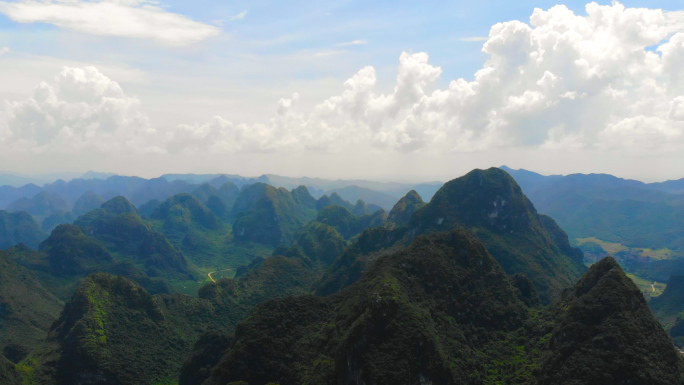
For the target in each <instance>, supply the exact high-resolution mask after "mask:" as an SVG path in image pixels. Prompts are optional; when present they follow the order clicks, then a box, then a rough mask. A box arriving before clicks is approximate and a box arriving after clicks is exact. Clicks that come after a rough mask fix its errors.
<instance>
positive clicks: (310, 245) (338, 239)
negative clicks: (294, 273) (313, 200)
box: [297, 222, 348, 266]
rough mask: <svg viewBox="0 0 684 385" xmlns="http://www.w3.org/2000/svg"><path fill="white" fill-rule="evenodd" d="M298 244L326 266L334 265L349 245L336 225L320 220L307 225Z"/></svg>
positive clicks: (310, 256)
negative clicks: (329, 224)
mask: <svg viewBox="0 0 684 385" xmlns="http://www.w3.org/2000/svg"><path fill="white" fill-rule="evenodd" d="M297 245H298V246H299V247H301V248H302V251H303V252H304V254H306V255H307V256H308V257H309V258H310V259H311V260H312V261H314V262H320V263H321V264H322V265H324V266H330V265H332V264H333V263H334V262H335V261H336V260H337V259H338V258H339V257H340V256H341V255H342V253H344V251H345V249H346V248H347V246H348V244H347V241H346V240H345V239H344V237H342V235H340V233H339V232H337V230H335V228H334V227H332V226H328V225H326V224H323V223H320V222H312V223H311V224H309V225H307V227H306V228H305V229H304V231H303V232H302V235H301V236H300V237H299V239H298V240H297Z"/></svg>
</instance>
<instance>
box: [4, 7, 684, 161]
mask: <svg viewBox="0 0 684 385" xmlns="http://www.w3.org/2000/svg"><path fill="white" fill-rule="evenodd" d="M682 20H684V17H682V15H681V14H679V13H664V12H662V11H661V10H651V9H644V8H639V9H636V8H625V7H624V6H623V5H621V4H619V3H613V4H612V5H610V6H600V5H598V4H596V3H591V4H588V5H587V6H586V15H576V14H574V13H573V12H572V11H570V10H569V9H568V8H567V7H565V6H562V5H559V6H555V7H553V8H551V9H549V10H546V11H545V10H541V9H535V10H534V12H533V14H532V16H531V17H530V20H529V23H524V22H520V21H510V22H505V23H499V24H496V25H494V26H493V27H492V28H491V31H490V34H489V37H488V38H487V40H486V42H485V43H484V44H483V48H482V51H483V52H484V53H486V54H487V55H488V57H489V59H488V60H487V62H486V63H485V64H484V66H483V67H482V68H481V69H480V70H479V71H477V72H476V73H475V74H474V75H473V77H472V80H466V79H463V78H461V79H457V80H453V81H451V82H450V83H449V85H448V87H447V88H446V89H437V90H435V91H430V92H428V90H430V89H434V85H435V82H436V81H437V80H438V79H439V78H440V76H441V72H442V71H441V69H440V68H439V67H437V66H435V65H433V64H431V63H430V62H429V56H428V54H427V53H406V52H405V53H402V54H401V56H400V58H399V66H398V72H397V76H396V83H395V86H394V88H393V90H392V91H391V92H388V93H381V92H379V91H378V90H377V75H376V71H375V69H374V68H373V67H370V66H369V67H365V68H362V69H361V70H359V71H358V72H357V73H356V74H354V75H353V76H352V77H351V78H349V79H348V80H347V81H345V82H344V84H343V89H342V92H341V93H340V94H338V95H334V96H331V97H329V98H328V99H326V100H324V101H322V102H320V103H319V104H317V105H316V106H315V107H314V108H313V109H312V110H309V111H300V110H299V109H298V103H297V102H298V99H299V95H297V94H294V95H292V96H291V97H287V98H283V99H281V100H280V101H278V103H277V105H276V106H274V110H275V111H274V115H273V116H272V117H271V118H270V119H269V120H267V121H264V122H262V123H260V124H244V123H236V122H232V121H230V119H229V118H226V117H221V116H216V117H213V118H211V119H210V120H209V121H207V122H203V123H194V124H181V125H178V126H177V127H171V128H162V127H153V125H152V124H151V123H150V122H149V119H147V118H146V117H145V115H144V114H143V113H142V112H141V109H140V102H139V101H138V100H137V99H136V98H133V97H130V96H127V95H126V94H125V93H124V91H123V90H122V89H121V87H119V86H118V84H117V83H116V82H114V81H112V80H111V79H108V78H107V77H106V76H105V75H103V74H101V73H100V72H99V71H97V70H96V69H95V68H85V69H75V68H65V69H64V70H63V71H62V72H61V73H60V74H59V75H58V76H57V78H56V79H55V81H54V84H47V83H42V84H40V85H39V86H38V87H37V88H36V90H35V92H34V96H33V97H32V98H30V99H29V100H26V101H23V102H6V103H5V105H4V109H3V110H2V112H0V143H2V144H3V146H5V147H6V148H12V149H14V150H15V151H36V152H40V151H64V149H65V148H66V149H78V148H91V149H96V150H97V151H104V152H108V151H110V152H111V151H136V152H161V153H186V154H188V153H189V154H192V153H198V152H201V153H219V154H220V153H236V152H249V153H255V152H257V153H258V152H278V151H326V152H336V151H344V150H347V149H350V148H356V147H357V146H359V145H367V146H372V147H373V148H376V149H378V150H379V151H395V152H398V153H401V152H421V151H429V152H472V151H485V150H492V149H499V148H544V149H588V150H597V151H629V152H644V151H646V152H648V151H654V150H657V151H659V152H668V151H669V152H676V151H680V150H681V149H682V147H683V146H684V72H682V71H681V65H682V63H684V32H681V29H682V28H684V24H682Z"/></svg>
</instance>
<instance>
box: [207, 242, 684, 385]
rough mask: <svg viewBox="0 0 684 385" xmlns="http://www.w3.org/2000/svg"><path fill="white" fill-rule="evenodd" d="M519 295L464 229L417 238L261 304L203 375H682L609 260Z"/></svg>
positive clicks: (357, 379) (396, 379) (307, 379)
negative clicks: (330, 280) (548, 298)
mask: <svg viewBox="0 0 684 385" xmlns="http://www.w3.org/2000/svg"><path fill="white" fill-rule="evenodd" d="M523 299H524V298H523V294H522V292H521V291H520V290H519V289H518V288H517V287H516V286H514V283H513V281H512V280H511V279H510V278H509V277H508V276H507V275H506V274H505V272H504V271H503V269H502V268H501V267H500V265H499V264H498V263H497V261H496V260H495V259H494V258H493V257H492V256H491V255H489V253H488V252H487V250H486V249H485V247H484V245H483V244H482V243H481V242H479V241H478V240H477V239H475V238H474V237H473V236H471V235H470V234H469V233H468V232H466V231H464V230H456V231H453V232H449V233H440V234H433V235H430V236H427V237H419V238H418V239H416V240H415V241H414V242H413V244H412V245H411V246H410V247H409V248H407V249H406V250H403V251H399V252H396V253H393V254H389V255H386V256H384V257H382V258H380V259H378V260H377V262H376V263H375V264H374V265H373V267H372V268H370V269H369V270H368V271H367V272H366V273H365V274H364V276H363V278H361V280H359V281H358V282H356V283H355V284H353V285H352V286H350V287H348V288H347V289H345V290H343V291H341V292H339V293H337V294H334V295H332V296H329V297H314V296H300V297H294V298H283V299H279V300H274V301H269V302H265V303H262V304H261V305H259V306H258V307H257V308H256V309H255V311H254V312H253V314H252V316H251V317H250V318H249V319H248V320H247V321H245V322H244V323H243V324H241V325H239V326H238V328H237V330H236V332H235V337H234V339H233V341H232V342H231V343H230V347H229V348H228V349H227V351H226V352H225V354H224V356H223V358H222V359H221V360H220V361H219V363H218V364H217V366H216V367H215V368H214V369H213V370H212V371H211V375H210V377H209V378H208V379H207V380H206V381H205V382H203V384H205V385H212V384H226V383H231V382H235V383H238V381H244V382H245V383H251V384H265V383H269V382H273V383H280V384H283V385H285V384H300V383H377V384H403V383H432V384H455V383H460V384H469V383H472V384H481V383H531V384H534V383H539V384H546V383H552V382H559V383H585V381H587V382H586V383H626V382H624V381H625V379H638V380H639V382H640V383H654V384H655V383H668V384H676V383H680V382H681V381H682V378H681V359H680V358H679V356H678V353H677V352H676V351H675V349H674V347H673V346H672V343H671V340H670V339H669V337H668V336H667V334H666V333H665V332H664V331H663V329H662V328H661V327H660V325H659V324H658V322H657V321H656V320H655V319H654V317H653V316H652V315H651V313H650V312H649V310H648V306H647V304H646V302H645V300H644V299H643V296H641V293H640V292H639V290H638V288H636V286H635V285H634V284H633V283H632V282H631V280H630V279H629V278H628V277H627V276H626V275H625V274H624V273H623V272H622V270H621V269H620V267H619V266H618V265H617V263H615V261H614V260H606V261H605V262H602V263H600V264H597V265H596V266H594V267H592V268H591V269H590V271H589V272H588V273H587V274H586V275H585V277H584V278H583V279H582V280H580V281H579V282H578V283H577V284H576V285H575V286H574V288H573V289H572V290H570V291H568V292H567V293H566V294H564V296H563V297H562V299H560V300H559V302H557V303H554V304H553V305H552V306H551V307H549V308H548V309H545V310H544V311H541V312H540V311H539V310H536V309H535V308H529V307H527V306H526V305H525V303H524V301H523ZM597 341H599V342H600V343H597ZM651 346H652V347H653V350H649V347H651ZM601 380H605V381H606V382H601Z"/></svg>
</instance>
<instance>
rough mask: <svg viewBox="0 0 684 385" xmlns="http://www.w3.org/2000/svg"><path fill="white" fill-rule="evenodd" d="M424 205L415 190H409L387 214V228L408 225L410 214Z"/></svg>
mask: <svg viewBox="0 0 684 385" xmlns="http://www.w3.org/2000/svg"><path fill="white" fill-rule="evenodd" d="M423 206H425V202H423V199H422V198H421V197H420V195H418V193H417V192H416V191H415V190H411V191H409V192H408V194H406V196H405V197H403V198H401V199H400V200H399V202H397V204H395V205H394V207H392V211H390V213H389V216H388V217H387V224H386V225H387V226H388V227H389V228H397V227H402V226H408V224H409V221H410V220H411V215H413V213H414V212H415V211H416V210H418V209H419V208H421V207H423Z"/></svg>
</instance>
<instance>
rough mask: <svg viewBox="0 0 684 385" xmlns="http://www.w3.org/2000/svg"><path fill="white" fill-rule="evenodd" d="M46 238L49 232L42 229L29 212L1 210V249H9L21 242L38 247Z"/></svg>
mask: <svg viewBox="0 0 684 385" xmlns="http://www.w3.org/2000/svg"><path fill="white" fill-rule="evenodd" d="M45 238H47V234H45V233H44V232H43V231H41V229H40V227H38V224H37V223H36V222H35V221H34V220H33V218H32V217H31V215H29V214H28V213H26V212H23V211H20V212H17V213H8V212H7V211H5V210H0V250H7V249H9V248H10V247H12V246H14V245H17V244H20V243H23V244H25V245H26V246H28V247H31V248H34V249H36V248H38V244H40V242H42V241H43V239H45Z"/></svg>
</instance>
